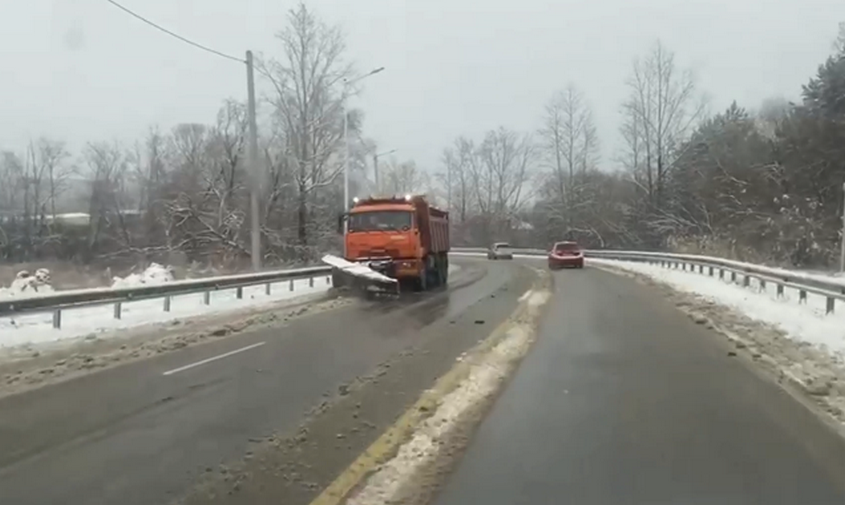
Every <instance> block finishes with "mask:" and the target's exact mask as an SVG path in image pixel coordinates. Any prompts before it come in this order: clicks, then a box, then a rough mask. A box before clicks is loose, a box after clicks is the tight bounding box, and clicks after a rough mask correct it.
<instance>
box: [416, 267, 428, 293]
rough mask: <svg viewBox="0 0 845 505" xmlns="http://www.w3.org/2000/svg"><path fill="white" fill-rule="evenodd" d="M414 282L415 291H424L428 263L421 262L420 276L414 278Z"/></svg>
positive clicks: (426, 287)
mask: <svg viewBox="0 0 845 505" xmlns="http://www.w3.org/2000/svg"><path fill="white" fill-rule="evenodd" d="M414 284H415V287H416V288H417V291H425V290H426V289H428V265H426V264H423V267H422V271H421V272H420V276H419V277H418V278H417V279H416V282H415V283H414Z"/></svg>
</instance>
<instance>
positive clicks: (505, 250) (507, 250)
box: [487, 242, 513, 260]
mask: <svg viewBox="0 0 845 505" xmlns="http://www.w3.org/2000/svg"><path fill="white" fill-rule="evenodd" d="M487 259H488V260H512V259H513V251H512V250H511V246H510V244H507V243H506V242H496V243H495V244H493V245H491V246H490V248H489V249H487Z"/></svg>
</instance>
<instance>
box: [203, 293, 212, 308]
mask: <svg viewBox="0 0 845 505" xmlns="http://www.w3.org/2000/svg"><path fill="white" fill-rule="evenodd" d="M202 303H203V304H204V305H210V304H211V291H203V293H202Z"/></svg>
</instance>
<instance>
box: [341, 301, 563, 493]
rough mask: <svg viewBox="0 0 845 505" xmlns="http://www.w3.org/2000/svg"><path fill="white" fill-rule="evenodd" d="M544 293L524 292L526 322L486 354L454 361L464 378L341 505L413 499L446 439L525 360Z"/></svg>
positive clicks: (445, 446)
mask: <svg viewBox="0 0 845 505" xmlns="http://www.w3.org/2000/svg"><path fill="white" fill-rule="evenodd" d="M550 296H551V294H550V292H549V291H547V290H537V291H533V290H532V291H529V292H528V293H526V294H525V295H524V296H523V297H522V298H521V303H523V304H525V313H526V317H522V318H520V319H519V320H517V321H516V322H515V323H514V324H512V325H510V326H509V327H508V329H507V330H506V333H505V336H504V338H503V339H502V340H500V341H499V342H498V343H497V344H496V345H494V346H493V347H492V348H491V349H489V350H487V351H485V352H482V353H480V354H478V355H470V356H468V357H467V358H459V361H461V363H462V364H463V365H465V366H468V367H469V371H468V373H467V375H466V377H465V378H464V379H463V380H461V381H460V382H459V383H458V384H457V386H456V387H455V388H454V389H452V390H451V392H449V393H447V394H446V395H445V396H444V397H443V398H442V399H441V400H440V401H439V403H438V406H437V408H436V410H435V411H434V414H433V415H431V416H430V417H428V418H426V419H425V420H423V421H422V423H421V424H420V425H419V426H418V427H417V428H416V430H415V431H414V433H413V435H412V436H411V438H410V440H408V441H407V442H405V443H404V444H402V445H401V446H400V447H399V450H398V452H397V453H396V456H395V457H393V458H392V459H391V460H390V461H388V462H386V463H384V464H383V465H381V467H379V468H378V470H377V471H376V472H375V473H373V474H372V475H371V476H370V477H369V479H368V480H367V481H366V482H365V483H364V485H363V486H362V487H361V488H360V489H359V490H358V491H357V492H356V493H354V494H353V495H352V496H351V497H350V498H349V499H348V500H347V501H346V503H347V504H349V505H378V504H388V503H408V501H407V500H408V499H411V498H409V497H410V496H416V495H418V493H417V491H416V490H415V489H413V488H414V485H415V483H417V482H418V481H419V480H420V474H421V473H423V472H424V471H425V469H426V468H427V467H430V466H431V465H433V464H434V462H435V461H436V460H438V458H440V457H441V456H442V455H443V454H442V453H443V451H444V450H446V451H448V450H450V449H451V448H450V447H448V446H449V445H451V444H450V443H449V438H450V436H451V435H452V434H453V433H454V432H455V431H457V430H459V429H460V426H461V425H462V424H466V423H468V422H470V423H471V422H472V417H473V413H474V412H477V410H478V408H479V407H481V406H483V405H484V404H485V402H487V401H489V400H490V399H491V398H493V397H494V395H495V394H496V393H497V391H498V390H499V388H500V386H501V385H502V383H503V382H504V380H505V379H506V378H507V377H508V376H509V375H510V374H511V373H512V372H513V370H514V369H515V367H516V366H517V364H518V363H519V361H520V360H521V359H522V358H523V357H524V356H525V354H526V353H527V352H528V350H529V349H530V347H531V344H532V343H533V341H534V338H535V323H536V319H537V317H538V315H539V309H540V308H541V307H542V305H544V304H545V303H546V302H547V301H548V299H549V297H550Z"/></svg>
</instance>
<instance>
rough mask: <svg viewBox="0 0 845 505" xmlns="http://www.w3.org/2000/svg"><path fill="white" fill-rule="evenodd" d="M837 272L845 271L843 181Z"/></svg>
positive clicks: (844, 194)
mask: <svg viewBox="0 0 845 505" xmlns="http://www.w3.org/2000/svg"><path fill="white" fill-rule="evenodd" d="M839 272H840V273H842V272H845V182H844V183H842V238H841V240H840V246H839Z"/></svg>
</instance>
